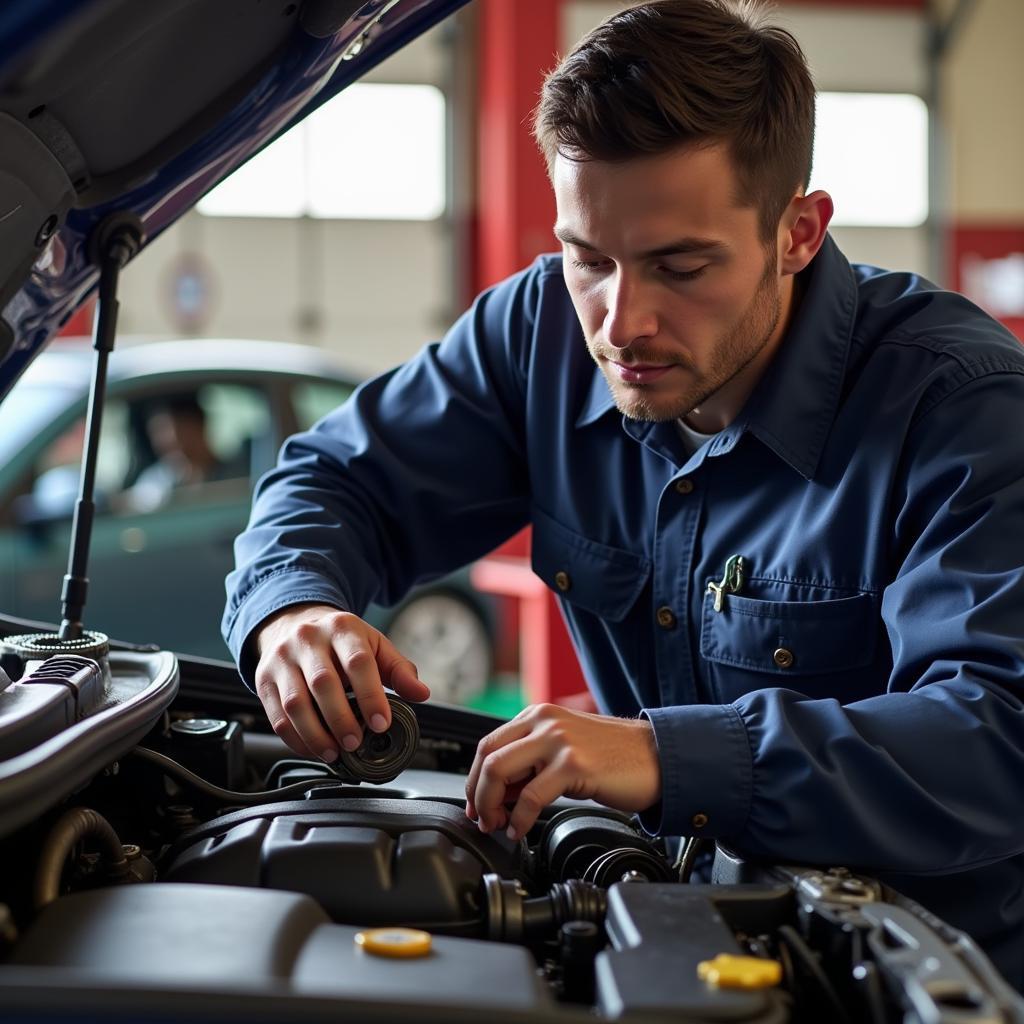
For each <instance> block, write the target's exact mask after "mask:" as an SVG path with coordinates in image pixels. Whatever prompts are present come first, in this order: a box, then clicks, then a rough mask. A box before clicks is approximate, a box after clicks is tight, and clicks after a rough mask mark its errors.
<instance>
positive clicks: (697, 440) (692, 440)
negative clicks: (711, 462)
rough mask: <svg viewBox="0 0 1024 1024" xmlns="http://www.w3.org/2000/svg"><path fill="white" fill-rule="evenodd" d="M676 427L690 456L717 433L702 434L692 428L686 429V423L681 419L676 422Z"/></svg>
mask: <svg viewBox="0 0 1024 1024" xmlns="http://www.w3.org/2000/svg"><path fill="white" fill-rule="evenodd" d="M676 426H677V427H678V428H679V436H680V437H681V438H682V439H683V442H684V443H685V444H686V446H687V448H689V450H690V454H691V455H692V454H693V453H694V452H695V451H696V450H697V449H698V448H700V446H701V445H703V444H706V443H707V442H708V441H710V440H711V438H713V437H714V436H715V434H717V433H718V431H717V430H716V431H715V433H714V434H702V433H701V432H700V431H699V430H694V429H693V427H688V426H687V425H686V422H685V421H684V420H682V419H678V420H676Z"/></svg>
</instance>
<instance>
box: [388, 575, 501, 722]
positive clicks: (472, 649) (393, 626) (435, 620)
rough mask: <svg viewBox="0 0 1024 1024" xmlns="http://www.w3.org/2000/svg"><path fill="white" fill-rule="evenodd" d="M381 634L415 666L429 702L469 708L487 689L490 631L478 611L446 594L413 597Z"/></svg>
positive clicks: (433, 592) (490, 659) (490, 660)
mask: <svg viewBox="0 0 1024 1024" xmlns="http://www.w3.org/2000/svg"><path fill="white" fill-rule="evenodd" d="M384 632H385V633H386V634H387V636H388V638H389V639H390V640H391V642H392V643H393V644H394V645H395V646H396V647H397V648H398V649H399V650H400V651H401V652H402V654H404V655H405V656H406V657H407V658H409V659H411V660H412V662H413V663H414V664H415V665H416V668H417V670H418V672H419V676H420V679H422V680H423V682H425V683H426V684H427V686H429V687H430V694H431V697H432V699H434V700H440V701H444V702H446V703H449V704H468V703H470V702H472V701H473V699H474V698H476V697H479V696H480V695H481V694H483V693H484V691H485V690H486V689H487V683H488V680H489V679H490V676H491V668H492V664H493V645H492V642H491V634H490V630H489V629H488V627H487V623H486V622H485V621H484V619H483V617H482V616H481V615H480V613H479V612H478V611H477V610H476V609H475V608H474V607H473V606H472V605H471V604H470V603H469V602H468V601H466V600H465V599H464V598H462V597H460V596H459V595H457V594H453V593H451V592H450V591H443V590H435V591H430V592H428V593H425V594H417V595H416V597H414V598H412V599H411V600H409V601H408V602H406V603H405V604H403V605H402V606H401V607H400V608H399V609H398V610H397V611H396V612H395V614H394V616H393V617H392V618H391V620H390V621H389V622H388V623H387V626H386V628H385V629H384Z"/></svg>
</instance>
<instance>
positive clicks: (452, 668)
mask: <svg viewBox="0 0 1024 1024" xmlns="http://www.w3.org/2000/svg"><path fill="white" fill-rule="evenodd" d="M92 358H93V353H92V350H91V348H90V347H89V344H88V342H87V340H85V339H83V340H82V341H80V342H75V341H60V342H57V343H55V344H53V345H51V346H50V348H49V349H48V350H47V351H46V352H45V353H43V354H42V355H41V356H39V357H38V358H37V359H36V360H35V362H34V363H33V364H32V365H31V366H30V367H29V368H28V370H27V372H26V373H25V374H24V376H23V377H22V378H21V380H19V381H18V383H17V385H16V386H15V388H14V389H13V391H12V392H11V393H10V394H9V395H8V396H7V398H6V399H5V400H4V402H3V404H2V405H0V566H2V567H3V571H2V572H0V607H2V608H4V609H5V610H7V611H9V612H11V613H12V614H14V615H16V616H20V617H22V618H27V619H35V620H40V621H53V620H55V619H59V610H60V587H61V580H62V577H63V575H64V572H65V571H66V568H67V552H68V538H69V535H70V529H71V515H72V512H73V509H74V503H75V499H76V497H77V493H78V480H79V466H80V460H81V452H82V438H83V436H84V415H85V405H86V398H87V391H88V384H89V379H90V376H91V363H92ZM361 376H362V375H361V374H359V373H356V372H352V371H351V370H350V369H349V368H347V367H345V366H343V365H341V364H340V363H338V362H336V361H335V360H333V359H331V358H330V357H329V356H328V354H326V353H324V352H321V351H319V350H316V349H312V348H308V347H306V346H300V345H289V344H283V343H276V342H250V341H233V340H230V341H229V340H206V339H204V340H183V341H167V342H155V343H147V344H140V345H128V346H125V347H121V348H119V349H117V350H115V352H114V353H113V355H112V357H111V361H110V380H109V384H108V389H107V401H106V406H105V412H104V416H103V434H102V439H101V442H100V448H99V462H98V467H97V479H96V488H97V512H96V520H95V525H94V529H93V536H92V545H91V555H90V562H89V576H90V580H91V582H90V587H89V597H88V603H87V606H86V616H87V621H86V625H87V626H89V625H92V626H95V627H96V628H102V629H103V631H104V632H106V633H108V634H109V635H111V636H113V637H115V638H117V637H121V638H130V639H131V640H132V641H133V642H152V643H155V644H158V645H160V646H161V647H163V648H164V649H169V650H174V651H178V652H181V653H185V654H190V655H196V656H200V657H206V658H218V659H226V658H227V657H228V652H227V648H226V647H225V645H224V642H223V640H222V639H221V637H220V633H219V624H220V618H221V613H222V611H223V605H224V577H225V575H226V574H227V573H228V572H229V571H230V569H231V568H232V565H233V558H232V543H233V541H234V538H235V536H236V535H237V534H238V533H239V532H240V531H241V529H242V528H243V526H244V525H245V522H246V520H247V518H248V514H249V504H250V498H251V494H252V488H253V486H254V484H255V482H256V480H257V479H258V477H259V476H260V474H262V473H263V472H265V471H266V470H267V469H269V468H270V467H271V466H273V464H274V461H275V459H276V455H277V451H278V449H279V448H280V446H281V443H282V441H283V440H284V439H285V438H286V437H287V436H288V435H289V434H292V433H294V432H296V431H298V430H302V429H305V428H307V427H309V426H311V425H312V424H313V423H314V422H315V421H316V420H317V419H319V418H320V417H321V416H322V415H324V414H325V413H327V412H328V411H329V410H331V409H333V408H335V407H336V406H337V405H339V404H341V402H343V401H344V400H345V399H346V398H347V397H348V395H349V394H350V393H351V392H352V390H353V389H354V388H355V386H356V383H357V382H358V380H359V379H360V378H361ZM168 396H174V398H175V399H176V400H177V401H179V402H180V401H181V400H182V399H185V400H187V401H192V402H194V403H195V404H197V405H198V407H199V408H201V410H202V413H203V414H204V419H205V433H206V437H207V440H208V442H209V447H210V449H212V452H213V454H214V455H215V456H216V459H217V464H218V467H219V471H218V472H217V474H216V476H215V478H212V479H207V480H203V481H201V482H196V483H185V484H181V485H179V486H175V487H174V488H173V489H172V490H169V491H168V492H167V493H166V495H165V496H164V498H163V500H159V501H156V502H154V501H153V500H152V499H151V497H150V498H146V500H140V499H139V497H138V493H139V491H140V485H141V482H143V481H145V480H146V479H147V478H151V477H152V475H153V473H152V469H153V467H154V465H155V464H156V463H157V461H158V453H157V451H156V450H155V448H154V443H153V438H152V436H151V435H152V428H151V421H152V417H153V414H154V412H155V411H156V410H159V409H161V408H162V407H164V405H165V403H166V401H167V398H168ZM142 595H145V600H143V599H142ZM489 600H490V599H489V598H486V597H485V596H483V595H481V594H479V593H478V592H476V591H474V590H473V589H472V587H471V586H470V584H469V581H468V573H466V572H461V573H456V574H454V575H453V576H450V577H446V578H445V579H444V580H442V581H438V582H437V583H434V584H431V585H429V586H426V587H423V588H420V589H418V590H416V591H414V592H413V593H412V594H411V595H410V596H409V597H408V598H407V599H406V600H405V601H404V602H403V603H402V604H400V605H399V606H397V607H396V608H394V609H391V610H384V609H381V608H372V609H370V611H369V612H368V615H367V617H368V618H369V620H370V621H371V622H372V623H373V624H374V625H375V626H377V627H378V628H379V629H382V630H383V631H384V632H386V633H387V634H388V635H389V636H391V637H392V639H393V640H394V641H395V642H396V643H397V644H398V646H399V647H400V648H401V649H402V650H403V651H404V652H406V653H407V654H408V656H409V657H411V658H412V659H413V661H415V662H416V664H417V665H418V666H419V669H420V673H421V675H422V676H423V678H424V679H425V680H427V681H428V682H429V683H430V685H431V687H432V689H433V692H434V695H435V696H436V697H437V698H438V699H440V700H444V701H449V702H452V703H473V702H475V701H478V700H479V699H481V697H482V695H483V694H484V691H485V689H486V687H487V683H488V679H489V677H490V674H491V669H492V663H493V658H492V652H493V637H492V633H493V628H492V627H493V612H492V608H491V605H490V604H489V603H488V602H489Z"/></svg>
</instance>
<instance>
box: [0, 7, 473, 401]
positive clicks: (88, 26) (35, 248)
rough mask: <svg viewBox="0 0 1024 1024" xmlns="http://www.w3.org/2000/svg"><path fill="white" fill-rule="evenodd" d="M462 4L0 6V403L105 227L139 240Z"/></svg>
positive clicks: (67, 305)
mask: <svg viewBox="0 0 1024 1024" xmlns="http://www.w3.org/2000/svg"><path fill="white" fill-rule="evenodd" d="M466 2H467V0H370V2H366V0H304V2H299V3H286V2H284V0H215V2H211V0H143V2H140V0H9V2H7V3H4V4H3V5H0V398H2V397H3V395H5V394H6V393H7V391H9V390H10V388H11V386H12V385H13V383H14V382H15V380H17V378H18V376H19V375H20V374H21V372H22V371H23V370H24V368H25V367H26V366H27V365H28V363H29V362H31V360H32V359H33V357H34V356H35V355H36V353H37V352H38V351H39V350H40V349H41V348H43V347H44V346H45V344H46V343H47V341H48V340H49V339H50V338H51V337H52V336H53V335H54V334H55V333H56V331H57V330H58V329H59V327H60V326H61V324H63V323H64V322H66V321H67V319H68V318H69V317H70V316H71V314H72V313H73V312H74V310H75V309H76V307H77V306H79V305H80V304H81V303H82V301H83V300H84V299H86V298H87V297H88V296H89V294H90V293H91V292H92V291H93V289H94V288H95V286H96V283H97V280H98V275H97V272H96V269H95V267H94V266H93V264H92V263H91V261H90V255H89V238H90V236H91V235H92V233H93V230H94V228H95V227H96V225H97V224H99V222H100V221H102V220H103V219H104V218H105V217H106V216H107V215H108V214H110V213H112V212H114V211H119V210H129V211H133V212H134V213H136V214H137V215H138V216H139V217H140V218H141V220H142V223H143V226H144V229H145V233H146V242H150V241H152V240H153V239H154V238H156V237H157V236H158V235H159V234H160V233H161V232H162V231H163V230H164V229H165V228H167V227H168V226H169V225H170V224H172V223H174V221H176V220H177V219H178V218H179V217H180V216H181V215H182V214H183V213H185V212H186V211H187V210H188V209H190V208H191V207H192V206H193V205H195V203H196V202H198V201H199V199H201V198H202V196H204V195H205V194H206V193H207V192H208V191H210V189H211V188H213V187H214V185H216V184H217V183H218V182H219V181H221V180H222V179H223V178H224V177H226V176H227V175H228V174H230V173H231V172H232V171H233V170H235V169H236V168H237V167H239V166H240V165H241V164H243V163H244V162H245V161H246V160H248V159H249V158H250V157H251V156H253V155H254V154H255V153H256V152H258V151H259V150H260V149H262V148H263V147H264V146H265V145H267V144H268V143H269V142H271V141H273V140H274V139H275V138H276V137H277V136H279V135H280V134H282V133H283V132H284V131H286V130H287V129H288V128H289V127H291V125H293V124H294V123H295V122H296V121H299V120H301V119H302V118H304V117H305V116H306V115H307V114H309V113H311V112H312V111H313V110H315V109H316V108H317V107H318V106H320V104H321V103H323V102H324V101H325V100H328V99H330V98H331V97H332V96H334V95H335V94H336V93H338V92H339V91H340V90H341V89H343V88H344V87H345V86H346V85H348V84H349V83H350V82H352V81H353V80H355V79H356V78H358V77H360V76H361V75H362V74H363V73H365V72H366V71H367V70H368V69H369V68H371V67H373V66H374V65H375V64H378V63H379V62H380V61H381V60H382V59H384V58H385V57H387V56H389V55H390V54H391V53H393V52H394V51H395V50H397V49H398V48H399V47H401V46H403V45H405V44H406V43H408V42H409V41H410V40H411V39H413V38H415V37H416V36H418V35H420V34H421V33H422V32H424V31H425V30H426V29H428V28H430V27H431V26H433V25H434V24H436V23H437V22H438V21H440V20H441V19H442V18H444V17H445V16H447V15H448V14H450V13H451V12H452V11H454V10H456V9H457V8H459V7H461V6H462V5H463V4H464V3H466ZM136 258H138V257H136Z"/></svg>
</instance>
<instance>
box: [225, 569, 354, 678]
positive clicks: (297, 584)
mask: <svg viewBox="0 0 1024 1024" xmlns="http://www.w3.org/2000/svg"><path fill="white" fill-rule="evenodd" d="M310 601H314V602H316V603H318V604H329V605H333V606H334V607H335V608H338V609H339V610H340V611H349V610H350V609H349V607H348V604H347V603H346V601H345V598H344V597H343V596H342V594H341V591H340V590H339V589H338V588H337V587H336V586H334V585H333V584H332V583H331V581H330V580H328V579H325V578H324V577H323V576H321V575H320V574H319V573H316V572H312V571H311V570H309V569H299V568H296V569H281V570H278V571H277V572H272V573H270V574H269V575H267V576H264V577H263V579H261V580H260V581H259V582H258V583H256V585H255V586H254V587H253V588H252V589H251V590H250V591H249V592H248V593H247V594H246V595H245V596H244V597H243V598H242V599H241V600H240V601H239V603H238V605H237V606H236V607H235V608H234V609H233V610H232V609H229V610H228V612H227V613H226V614H225V616H224V639H225V641H226V642H227V645H228V649H229V650H230V651H231V656H232V657H233V658H234V659H235V664H236V665H237V666H238V673H239V675H241V677H242V682H244V683H245V685H246V686H248V687H249V689H250V690H252V691H253V692H255V690H256V665H257V663H258V662H259V657H258V655H257V653H256V647H255V644H253V643H252V642H251V640H252V639H253V637H252V634H253V631H254V630H255V629H256V628H257V627H258V626H259V625H260V624H261V623H262V622H263V620H264V619H265V618H267V616H269V615H273V614H274V612H278V611H280V610H281V609H282V608H287V607H289V606H290V605H293V604H306V603H308V602H310Z"/></svg>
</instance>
